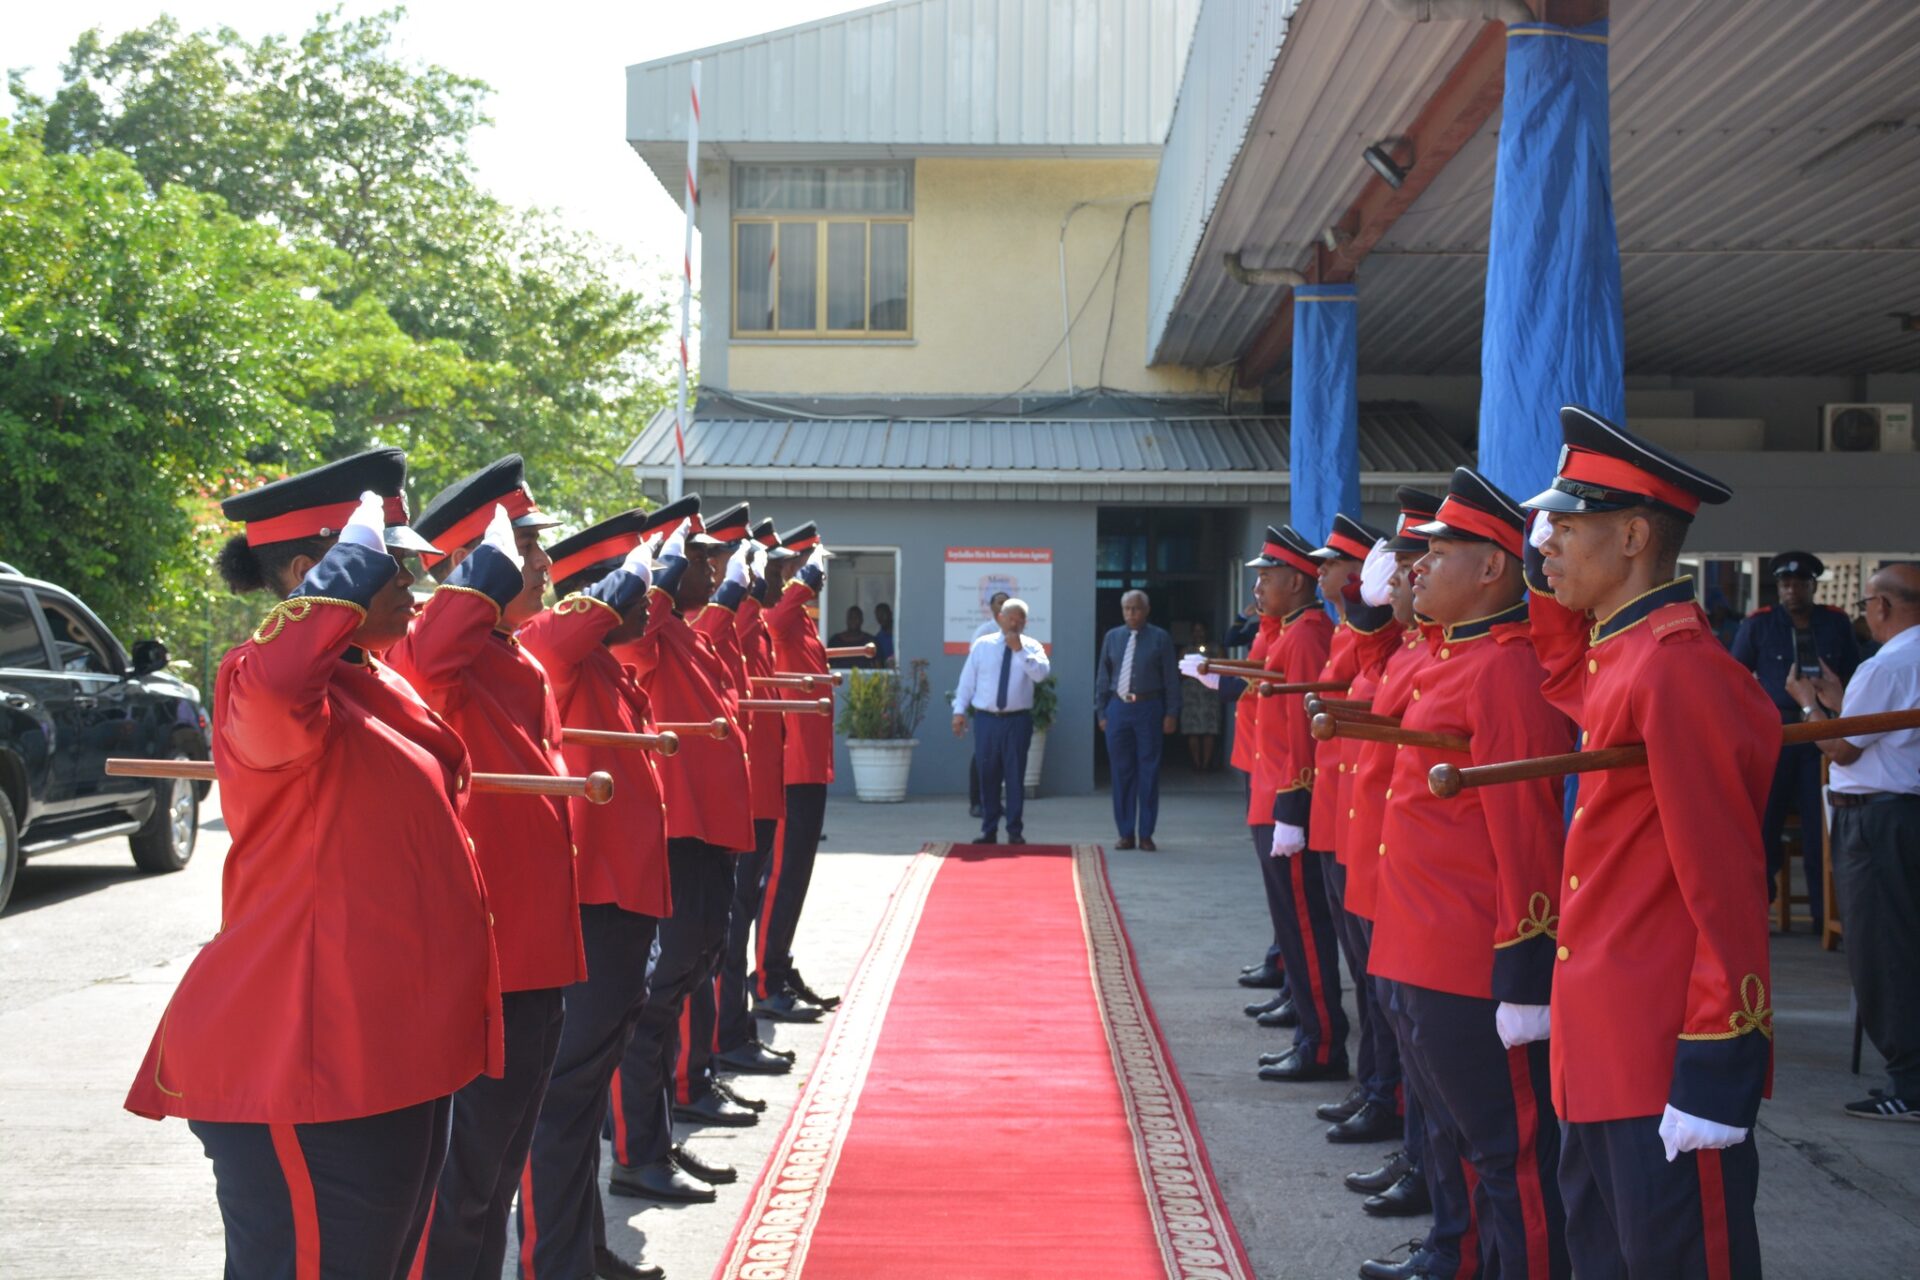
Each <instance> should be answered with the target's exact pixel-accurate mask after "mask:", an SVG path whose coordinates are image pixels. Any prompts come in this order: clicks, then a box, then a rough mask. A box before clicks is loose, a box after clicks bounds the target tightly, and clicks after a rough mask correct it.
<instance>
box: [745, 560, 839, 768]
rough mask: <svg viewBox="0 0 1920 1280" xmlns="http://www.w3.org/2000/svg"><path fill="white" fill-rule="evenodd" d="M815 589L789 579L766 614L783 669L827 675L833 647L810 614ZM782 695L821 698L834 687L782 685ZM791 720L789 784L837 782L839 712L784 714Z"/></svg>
mask: <svg viewBox="0 0 1920 1280" xmlns="http://www.w3.org/2000/svg"><path fill="white" fill-rule="evenodd" d="M814 596H815V592H814V589H813V588H812V587H809V586H808V585H807V584H806V583H804V582H802V581H800V580H799V579H798V578H796V579H794V580H793V581H792V582H789V583H788V584H787V586H786V590H784V591H782V592H781V593H780V599H779V600H777V601H775V602H774V604H773V605H772V606H771V607H770V608H768V609H767V610H766V611H765V612H764V613H762V614H761V617H762V618H763V619H765V621H766V624H767V633H768V634H769V635H770V636H772V637H773V661H774V664H775V665H776V666H777V667H778V668H779V669H780V670H781V671H792V672H795V673H797V674H799V675H825V674H826V672H827V646H826V645H824V644H822V643H821V642H820V629H819V628H818V627H816V626H815V625H814V622H813V618H812V617H811V616H809V615H808V613H807V606H808V605H809V604H811V603H813V600H814ZM780 692H781V696H783V697H787V698H794V699H809V700H817V699H819V698H823V697H831V696H832V694H833V690H832V689H831V688H827V689H823V690H822V691H821V692H818V693H813V692H809V691H807V690H805V689H782V690H781V691H780ZM782 719H784V720H785V721H786V722H787V741H786V748H787V757H786V764H785V776H786V785H787V786H790V787H791V786H795V785H798V784H801V783H823V782H832V781H833V717H832V716H831V715H825V716H810V715H799V716H783V717H782Z"/></svg>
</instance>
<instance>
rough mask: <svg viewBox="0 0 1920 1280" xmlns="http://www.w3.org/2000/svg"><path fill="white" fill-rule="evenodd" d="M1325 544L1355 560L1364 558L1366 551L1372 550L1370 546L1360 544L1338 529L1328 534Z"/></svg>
mask: <svg viewBox="0 0 1920 1280" xmlns="http://www.w3.org/2000/svg"><path fill="white" fill-rule="evenodd" d="M1327 545H1328V546H1329V547H1331V548H1333V549H1334V550H1335V551H1338V552H1339V553H1340V554H1341V555H1343V556H1351V557H1352V558H1353V559H1355V560H1365V559H1366V558H1367V553H1368V552H1370V551H1372V550H1373V548H1372V547H1363V546H1361V545H1360V543H1359V541H1358V540H1356V539H1354V538H1349V537H1348V536H1347V535H1346V534H1344V533H1341V532H1339V531H1338V530H1335V531H1334V532H1333V533H1332V534H1331V535H1329V536H1328V538H1327Z"/></svg>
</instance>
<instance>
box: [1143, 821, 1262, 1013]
mask: <svg viewBox="0 0 1920 1280" xmlns="http://www.w3.org/2000/svg"><path fill="white" fill-rule="evenodd" d="M1128 847H1129V848H1131V847H1132V846H1131V845H1129V846H1128ZM1286 981H1287V975H1286V974H1284V973H1282V972H1280V971H1279V970H1278V969H1276V968H1274V967H1273V966H1272V965H1264V966H1262V967H1261V968H1258V969H1255V970H1254V971H1253V972H1252V973H1243V974H1241V975H1240V985H1241V986H1243V987H1280V986H1284V985H1285V984H1286Z"/></svg>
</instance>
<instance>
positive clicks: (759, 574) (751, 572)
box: [747, 542, 767, 582]
mask: <svg viewBox="0 0 1920 1280" xmlns="http://www.w3.org/2000/svg"><path fill="white" fill-rule="evenodd" d="M747 576H748V577H749V578H750V579H752V580H753V581H754V582H762V581H765V579H766V576H767V549H766V548H765V547H763V546H761V545H760V544H759V543H757V542H749V543H747Z"/></svg>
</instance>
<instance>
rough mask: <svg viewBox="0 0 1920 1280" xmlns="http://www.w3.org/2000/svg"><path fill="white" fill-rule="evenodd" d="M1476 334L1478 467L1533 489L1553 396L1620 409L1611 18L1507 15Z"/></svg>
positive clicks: (1553, 426) (1551, 426)
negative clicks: (1550, 19)
mask: <svg viewBox="0 0 1920 1280" xmlns="http://www.w3.org/2000/svg"><path fill="white" fill-rule="evenodd" d="M1500 109H1501V121H1500V154H1499V161H1498V164H1497V167H1496V168H1495V170H1494V184H1493V229H1492V233H1491V236H1490V238H1489V241H1488V253H1487V317H1486V329H1485V332H1484V334H1483V336H1482V338H1481V342H1480V470H1481V471H1482V472H1483V473H1485V475H1486V476H1487V478H1488V479H1489V480H1491V481H1493V483H1494V484H1496V485H1498V486H1499V487H1500V488H1501V489H1503V490H1505V491H1506V492H1507V493H1510V494H1513V495H1515V496H1517V497H1520V498H1525V497H1527V496H1528V495H1531V494H1534V493H1538V492H1539V491H1540V490H1541V489H1543V488H1545V487H1546V485H1547V482H1548V481H1549V480H1551V479H1552V477H1553V472H1554V467H1555V464H1556V460H1557V459H1558V458H1559V456H1560V406H1561V405H1564V404H1582V405H1586V406H1587V407H1588V408H1590V409H1594V410H1597V411H1598V412H1600V413H1602V414H1604V415H1606V416H1607V417H1608V418H1610V419H1612V420H1613V421H1615V422H1624V421H1626V399H1627V392H1626V380H1625V379H1626V355H1625V346H1626V337H1625V325H1624V322H1623V320H1622V318H1621V310H1620V244H1619V241H1618V239H1617V238H1616V236H1615V232H1614V225H1613V168H1612V156H1611V150H1610V147H1609V145H1608V136H1607V24H1606V23H1605V22H1596V23H1593V24H1592V25H1590V26H1584V27H1556V26H1550V25H1548V24H1546V23H1517V24H1515V25H1513V26H1510V27H1508V28H1507V83H1506V92H1505V96H1504V97H1503V98H1502V99H1501V108H1500Z"/></svg>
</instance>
